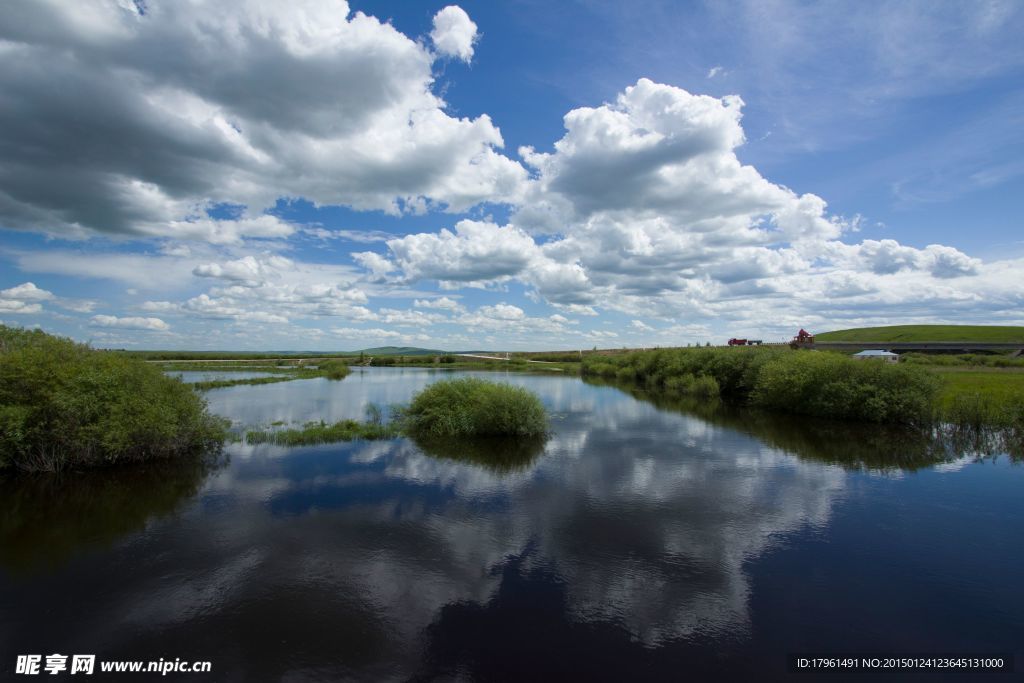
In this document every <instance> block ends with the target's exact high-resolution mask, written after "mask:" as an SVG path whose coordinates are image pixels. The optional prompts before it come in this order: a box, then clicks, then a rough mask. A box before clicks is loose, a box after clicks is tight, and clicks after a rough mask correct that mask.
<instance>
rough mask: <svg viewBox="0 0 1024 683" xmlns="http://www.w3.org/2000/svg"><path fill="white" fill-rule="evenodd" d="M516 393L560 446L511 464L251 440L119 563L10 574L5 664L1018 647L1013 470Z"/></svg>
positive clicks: (252, 668)
mask: <svg viewBox="0 0 1024 683" xmlns="http://www.w3.org/2000/svg"><path fill="white" fill-rule="evenodd" d="M440 376H445V377H446V376H450V374H449V373H443V374H441V373H436V372H430V371H424V370H415V369H414V370H410V369H401V370H394V369H368V370H361V371H358V372H356V373H354V374H353V375H352V376H351V377H349V378H347V379H346V380H344V381H343V382H328V381H326V380H320V379H314V380H299V381H295V382H288V383H282V384H274V385H266V386H258V387H250V386H243V387H233V388H230V389H224V390H216V391H213V392H210V394H209V396H210V401H211V406H212V407H213V409H214V410H215V411H216V412H219V413H221V414H224V415H227V416H229V417H231V418H233V419H234V420H235V421H236V422H237V423H239V424H254V423H260V422H272V421H275V420H285V421H291V422H303V421H306V420H310V419H318V418H320V417H323V418H324V419H327V420H335V419H341V418H346V417H360V416H361V415H362V413H363V410H364V406H365V404H366V403H367V402H374V403H378V404H388V403H396V402H404V401H408V399H409V397H410V396H411V394H412V393H413V392H414V391H416V390H418V389H419V388H422V386H425V385H426V384H427V383H428V382H429V381H432V380H433V379H436V378H438V377H440ZM488 376H491V377H493V375H488ZM501 379H504V380H506V381H510V382H513V383H516V384H522V385H524V386H528V387H530V388H531V389H533V390H534V391H537V392H538V393H539V394H540V395H541V396H542V398H543V400H544V401H545V403H546V404H547V406H548V408H549V410H550V411H551V412H552V435H551V437H550V439H548V440H547V442H546V443H544V444H543V445H542V447H539V448H537V449H536V450H537V452H536V453H535V454H534V453H533V452H529V453H526V454H524V455H523V456H522V457H519V458H518V459H516V460H515V461H514V463H513V465H514V466H510V467H504V468H488V467H482V466H479V465H478V464H476V463H475V462H474V461H473V460H472V458H469V459H467V457H466V454H465V453H459V452H456V451H453V452H450V453H447V454H446V453H444V452H443V447H440V448H441V451H442V452H440V453H438V452H436V451H437V449H436V448H435V449H428V450H433V451H434V454H433V455H429V454H427V453H425V452H424V450H423V449H421V448H420V447H418V446H417V445H416V444H415V443H413V442H411V441H408V440H404V439H398V440H394V441H384V442H356V443H348V444H335V445H325V446H319V447H312V448H293V449H288V448H283V447H278V446H273V445H258V446H250V445H246V444H233V445H231V446H229V448H228V455H229V456H230V460H231V462H230V465H229V466H227V467H224V468H222V469H220V470H217V471H215V472H214V473H213V474H210V475H209V476H208V478H207V479H206V483H205V484H204V485H202V488H201V489H200V490H199V492H198V493H195V491H194V490H193V491H192V492H189V491H188V490H183V493H182V496H183V500H182V502H181V504H180V505H177V506H172V508H167V506H166V503H165V504H164V507H163V508H161V509H160V510H155V511H154V514H153V515H152V516H151V517H149V518H148V521H145V523H144V528H142V529H139V528H138V527H133V528H130V529H125V530H122V531H121V532H119V533H120V534H122V535H121V536H120V540H118V541H117V542H113V543H112V542H111V541H110V540H109V539H106V540H105V541H104V542H103V543H95V544H90V543H88V542H78V543H77V544H75V545H74V546H73V547H72V548H71V549H70V550H69V551H68V552H67V553H66V554H65V556H66V557H67V559H65V560H64V561H63V564H62V565H61V566H57V567H54V566H53V563H52V562H51V563H49V564H47V563H39V564H38V567H37V568H36V570H35V571H34V572H29V573H28V574H27V575H26V573H25V571H24V565H25V561H23V562H22V563H21V564H20V565H19V571H18V572H15V571H14V567H12V566H11V563H9V562H7V561H6V559H7V556H0V558H3V559H4V564H3V565H2V571H3V574H0V577H2V581H0V598H2V599H3V604H4V605H7V606H9V607H5V609H4V611H3V616H2V617H0V642H4V643H5V645H4V646H3V650H4V651H3V652H2V653H0V654H2V655H3V657H4V658H5V659H4V665H5V666H6V665H7V662H8V660H9V661H10V662H13V656H11V657H8V655H9V654H10V653H9V652H8V650H10V652H37V651H40V652H41V651H44V650H45V651H46V652H52V651H60V652H63V651H74V652H94V651H95V652H102V653H104V654H105V655H106V656H108V657H113V656H114V653H120V654H121V655H123V656H125V657H131V658H143V657H144V656H147V654H146V653H151V654H153V656H154V657H155V658H158V657H161V656H168V655H169V656H171V657H174V656H188V657H189V658H195V659H205V658H209V659H211V660H212V661H213V662H214V670H215V671H220V672H224V675H223V676H218V677H217V680H244V679H247V678H248V679H254V678H259V679H267V680H274V679H281V678H287V679H289V680H307V679H312V680H315V679H323V680H334V679H337V678H340V677H346V676H351V677H356V678H363V679H367V680H380V679H406V678H409V677H410V676H415V675H419V676H422V677H426V678H430V677H433V676H437V675H446V676H449V675H454V674H455V673H457V672H458V673H459V675H461V676H462V677H467V678H478V679H485V678H495V677H497V678H501V677H504V676H514V675H515V673H516V672H517V671H520V670H521V669H522V667H524V666H527V665H526V664H525V663H524V662H527V661H528V662H531V664H530V666H532V667H533V668H532V669H531V670H530V671H531V672H532V673H533V674H536V675H541V674H549V675H554V674H555V673H557V672H558V671H560V670H561V671H564V670H566V667H569V669H570V670H572V671H575V672H576V673H577V674H580V675H585V676H589V677H591V678H597V679H611V678H621V677H623V676H625V677H630V678H632V679H634V680H635V679H638V678H650V679H659V678H663V677H673V676H675V675H678V673H679V672H680V671H695V670H707V671H720V670H722V668H723V667H724V668H726V669H732V670H746V671H750V672H762V673H764V672H772V671H775V672H776V673H781V672H782V671H783V670H784V667H785V660H784V657H785V654H786V653H787V652H791V651H799V650H807V649H813V648H819V649H822V648H823V649H833V650H835V649H840V650H841V649H847V650H850V649H857V648H859V647H861V648H864V647H874V648H875V649H881V650H883V651H907V650H908V648H909V649H913V648H917V650H919V651H938V650H952V651H956V650H963V649H968V650H969V649H971V648H972V647H973V648H974V649H978V648H980V649H981V650H989V651H994V650H1004V651H1006V650H1012V649H1013V648H1015V647H1019V645H1018V644H1017V643H1015V642H1013V641H1012V640H1011V637H1012V636H1011V635H1010V634H1012V633H1020V632H1021V628H1022V626H1024V623H1022V614H1024V598H1022V596H1021V591H1019V590H1018V589H1017V579H1016V578H1014V577H1015V576H1016V577H1019V575H1021V574H1022V573H1024V561H1022V558H1021V554H1020V552H1019V549H1018V548H1017V546H1016V544H1013V547H1010V544H1008V543H1007V542H1006V540H1007V538H1009V537H1011V536H1013V534H1014V528H1015V526H1014V524H1015V523H1014V522H1012V520H1014V519H1019V515H1020V513H1021V512H1022V511H1024V510H1022V507H1024V506H1022V504H1021V497H1020V496H1019V490H1020V485H1021V483H1022V480H1024V478H1022V476H1021V469H1022V468H1020V467H1015V466H1012V465H1010V464H1008V463H1007V462H1006V461H1005V459H997V460H995V461H988V462H984V463H976V462H973V461H966V460H960V461H958V460H953V461H950V462H945V463H944V464H942V466H941V467H930V468H929V467H926V468H924V469H920V470H918V469H916V468H915V469H913V470H902V469H899V468H895V469H890V470H889V471H887V472H886V471H885V470H871V469H869V470H868V471H867V472H857V471H852V470H850V469H849V468H848V467H844V466H843V465H842V464H839V463H832V462H828V461H823V460H822V459H820V458H815V457H806V456H805V457H796V456H794V455H793V452H792V451H789V450H786V449H784V448H777V447H774V446H771V445H768V444H767V443H766V442H765V441H762V440H761V439H758V438H756V437H755V436H754V435H752V434H750V433H744V432H743V431H738V430H737V429H736V428H734V427H731V426H728V423H723V424H715V423H712V422H709V421H706V420H704V419H700V418H698V417H695V416H691V415H685V414H680V413H678V412H672V411H667V410H660V409H658V408H657V407H655V406H654V405H652V404H651V403H647V402H643V401H639V400H636V399H635V398H633V397H631V396H629V395H627V394H625V393H622V392H620V391H619V390H617V389H614V388H611V387H600V386H591V385H587V384H585V383H583V382H581V381H580V380H578V379H575V378H564V377H555V376H527V375H507V376H502V377H501ZM755 433H756V432H755ZM769 441H770V442H779V437H778V435H775V437H774V438H773V439H770V440H769ZM794 443H799V444H802V445H801V446H800V448H804V449H807V448H809V447H808V446H806V444H807V443H817V442H816V441H814V440H813V439H808V438H799V439H796V440H795V441H794ZM816 447H817V446H816ZM438 456H441V457H438ZM904 472H905V473H906V474H907V475H909V476H904V475H902V474H901V473H904ZM112 476H113V475H112ZM146 486H147V487H149V486H150V485H146ZM139 495H140V496H142V497H144V496H145V495H146V493H145V491H144V490H140V491H139ZM54 504H55V505H60V502H59V499H57V498H55V499H54ZM78 514H85V515H88V511H81V510H80V511H79V513H78ZM32 524H36V525H37V527H36V528H37V530H39V531H43V530H46V529H49V530H50V531H51V532H52V527H53V525H55V524H66V522H61V521H60V520H59V519H57V520H55V519H54V518H53V515H50V516H49V517H45V516H41V517H39V518H38V519H35V520H32V519H24V518H23V519H20V520H19V521H16V522H15V521H11V522H9V523H8V525H7V526H6V527H3V528H4V529H5V531H4V533H5V539H4V540H5V543H6V542H7V539H9V538H11V536H8V535H7V534H8V533H10V530H11V529H12V528H13V527H14V526H18V530H19V534H20V536H19V537H21V538H24V537H25V536H26V533H27V532H31V531H32V527H31V525H32ZM26 525H27V526H26ZM43 536H46V534H43ZM54 536H55V534H53V533H50V534H49V536H48V537H49V538H53V537H54ZM99 536H102V535H101V534H97V537H99ZM41 542H42V541H41ZM953 542H955V543H956V548H955V549H954V548H953V547H952V543H953ZM22 559H23V560H25V558H24V557H23V558H22ZM30 559H31V558H29V560H30ZM26 561H27V560H26ZM71 577H74V578H73V579H72V578H71ZM41 606H46V607H47V608H48V612H47V613H46V614H45V615H43V614H42V613H41V612H40V611H39V610H38V608H39V607H41ZM12 648H13V649H12Z"/></svg>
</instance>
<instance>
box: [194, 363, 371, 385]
mask: <svg viewBox="0 0 1024 683" xmlns="http://www.w3.org/2000/svg"><path fill="white" fill-rule="evenodd" d="M205 369H206V368H203V370H205ZM245 369H246V370H253V369H260V368H245ZM211 370H220V368H211ZM230 370H231V369H228V371H230ZM275 370H276V373H277V375H276V376H275V377H249V378H240V379H211V380H204V381H201V382H192V383H191V384H189V386H191V387H192V388H193V389H195V390H196V391H209V390H210V389H223V388H225V387H237V386H243V385H250V386H258V385H261V384H277V383H279V382H291V381H293V380H297V379H315V378H317V377H325V378H327V379H330V380H342V379H345V378H346V377H348V375H349V373H350V372H351V370H350V369H349V366H348V365H347V364H346V363H345V362H344V361H340V360H328V361H323V362H321V363H320V364H319V365H316V366H312V367H304V366H296V367H295V368H276V369H275Z"/></svg>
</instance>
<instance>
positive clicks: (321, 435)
mask: <svg viewBox="0 0 1024 683" xmlns="http://www.w3.org/2000/svg"><path fill="white" fill-rule="evenodd" d="M398 435H399V430H398V429H397V427H396V426H395V425H390V424H380V423H377V424H374V423H372V422H358V421H357V420H341V421H340V422H335V423H333V424H328V423H326V422H324V421H320V422H308V423H306V424H305V425H303V426H302V427H301V428H299V429H264V430H252V431H248V432H246V433H245V440H246V442H248V443H251V444H261V443H270V444H275V445H278V446H312V445H315V444H323V443H336V442H338V441H355V440H357V439H363V440H367V441H370V440H375V439H393V438H395V437H396V436H398Z"/></svg>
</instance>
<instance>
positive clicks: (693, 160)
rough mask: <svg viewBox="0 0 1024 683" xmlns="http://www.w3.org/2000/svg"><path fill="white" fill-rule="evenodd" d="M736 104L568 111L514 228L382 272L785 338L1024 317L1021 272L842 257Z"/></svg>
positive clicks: (952, 262) (856, 247) (883, 256)
mask: <svg viewBox="0 0 1024 683" xmlns="http://www.w3.org/2000/svg"><path fill="white" fill-rule="evenodd" d="M742 105H743V102H742V100H740V99H739V98H738V97H735V96H727V97H723V98H720V99H719V98H713V97H708V96H703V95H694V94H691V93H689V92H687V91H685V90H683V89H681V88H677V87H672V86H668V85H662V84H657V83H654V82H652V81H650V80H647V79H640V80H639V81H638V82H637V83H636V84H635V85H633V86H631V87H628V88H626V89H625V90H624V91H623V92H622V93H621V94H620V95H619V96H618V97H617V98H616V100H615V101H614V102H612V103H606V104H603V105H601V106H598V107H582V108H579V109H574V110H573V111H570V112H569V113H568V114H566V116H565V129H566V132H565V135H564V137H562V139H560V140H559V141H557V142H556V143H555V144H554V149H553V151H551V152H538V151H536V150H534V149H532V148H529V147H526V148H522V149H521V150H520V154H521V155H522V157H523V158H524V160H525V161H526V163H527V164H528V165H529V166H531V167H532V168H533V169H534V172H535V177H534V178H533V179H531V180H530V181H529V182H528V183H527V187H526V189H525V191H524V196H525V200H524V201H523V202H522V203H521V204H520V205H519V208H518V210H517V211H516V212H515V213H514V215H513V217H512V220H511V222H510V224H508V225H505V226H498V225H493V224H492V225H490V226H487V225H484V224H480V223H473V224H470V223H469V222H466V221H464V222H463V223H460V224H458V225H457V226H456V231H455V233H451V232H448V231H442V232H441V233H436V234H418V235H409V236H406V237H403V238H399V239H394V240H391V241H389V242H388V243H387V246H388V249H389V251H390V258H391V262H390V263H389V265H388V266H387V267H385V268H384V269H385V270H388V271H389V272H390V271H396V272H398V273H400V274H401V275H404V276H405V277H406V278H408V279H410V280H417V279H421V278H429V279H436V280H438V281H441V282H442V284H447V285H449V286H450V285H451V284H452V283H459V282H464V281H471V282H473V283H474V284H476V285H482V286H486V284H487V277H489V278H490V279H491V280H492V281H507V280H510V279H518V280H519V281H522V282H524V283H526V284H527V285H530V286H532V287H533V288H534V290H535V292H536V293H537V294H538V295H539V296H541V297H543V298H544V299H546V300H547V301H548V302H549V303H552V304H553V305H555V306H577V307H578V306H594V305H597V304H600V306H601V307H603V308H606V309H611V310H618V311H622V312H626V313H641V314H645V315H649V316H652V317H660V318H665V319H675V318H686V319H689V320H694V319H700V318H706V319H711V318H718V319H731V320H740V321H747V322H749V324H752V325H756V326H757V329H765V328H766V323H765V322H764V317H765V316H764V314H765V313H766V312H771V313H774V315H772V316H771V317H772V318H774V319H775V320H776V321H778V322H777V324H778V325H779V326H780V329H781V328H782V327H788V326H792V324H794V323H796V322H797V321H799V320H811V321H814V320H825V319H827V318H828V317H831V319H832V320H833V321H834V320H835V319H836V318H837V317H846V318H849V319H851V320H853V319H862V318H866V317H870V315H871V314H870V311H871V310H875V311H878V312H880V313H881V315H887V314H890V313H891V312H892V311H893V309H894V308H896V307H897V306H902V307H903V308H904V311H905V312H906V313H909V314H911V315H915V316H920V315H923V314H927V312H928V310H927V309H928V308H929V307H932V308H933V311H936V312H940V315H941V313H946V314H949V313H950V312H952V311H953V310H959V313H958V314H962V313H963V312H965V310H966V309H967V308H968V307H973V309H974V311H975V312H976V313H977V314H979V315H981V316H983V317H985V316H991V315H992V314H993V313H994V312H998V311H1002V310H1007V308H1006V307H1008V306H1009V307H1014V306H1016V307H1019V305H1020V304H1021V303H1024V286H1022V285H1021V284H1020V283H1018V282H1017V281H1016V280H1014V279H1003V278H1002V274H1003V272H1004V271H1006V270H1007V269H1009V270H1012V269H1014V268H1015V267H1019V264H1014V263H1008V262H1004V263H999V264H993V265H991V266H988V267H986V266H984V264H982V262H981V261H980V260H978V259H976V258H972V257H970V256H968V255H966V254H964V253H962V252H960V251H958V250H957V249H955V248H953V247H949V246H943V245H937V244H932V245H928V246H927V247H925V248H923V249H919V248H915V247H911V246H906V245H902V244H900V243H898V242H896V241H895V240H891V239H884V240H864V241H862V242H861V243H859V244H857V243H854V244H851V243H847V242H844V241H843V240H842V238H843V237H844V236H846V235H848V234H850V233H852V231H853V227H854V226H853V225H851V224H850V223H849V222H847V221H845V220H843V219H842V218H840V217H835V216H830V215H829V214H828V211H827V205H826V203H825V201H824V200H823V199H821V198H820V197H817V196H815V195H813V194H804V195H798V194H797V193H795V192H793V191H792V190H790V189H789V188H786V187H784V186H781V185H778V184H775V183H772V182H770V181H769V180H767V179H765V178H764V177H763V176H762V175H761V174H760V173H758V171H757V170H756V169H755V168H753V167H752V166H749V165H744V164H742V163H741V162H740V160H739V159H738V157H737V156H736V150H737V148H738V147H739V146H740V145H742V144H743V142H744V133H743V129H742V127H741V125H740V120H741V109H742ZM530 235H532V236H533V237H531V236H530ZM442 255H443V256H442ZM755 302H756V303H755ZM755 306H756V307H757V308H758V310H759V313H756V314H755V312H754V311H752V310H751V309H752V308H753V307H755ZM824 306H828V307H829V310H828V311H827V313H826V311H825V309H824ZM757 317H760V318H761V320H760V321H756V320H755V318H757Z"/></svg>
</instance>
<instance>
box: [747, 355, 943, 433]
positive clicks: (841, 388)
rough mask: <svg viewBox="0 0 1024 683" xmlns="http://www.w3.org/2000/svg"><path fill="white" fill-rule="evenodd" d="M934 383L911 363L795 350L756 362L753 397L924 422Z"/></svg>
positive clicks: (765, 403) (839, 413) (806, 410)
mask: <svg viewBox="0 0 1024 683" xmlns="http://www.w3.org/2000/svg"><path fill="white" fill-rule="evenodd" d="M938 389H939V381H938V379H937V378H936V377H934V376H933V375H931V374H930V373H928V372H927V371H926V370H923V369H921V368H917V367H913V366H911V365H891V364H888V363H880V362H871V361H858V360H853V359H851V358H848V357H847V356H844V355H842V354H838V353H822V352H794V353H788V354H783V355H780V356H778V357H777V358H774V359H773V360H771V361H769V362H767V363H765V364H764V365H763V366H762V367H761V368H760V372H759V373H758V377H757V382H756V386H755V388H754V391H753V392H752V394H751V402H752V403H753V405H755V406H758V407H762V408H767V409H771V410H779V411H784V412H791V413H799V414H802V415H815V416H819V417H833V418H842V419H855V420H866V421H870V422H898V423H907V424H924V423H927V422H929V421H930V420H931V419H932V417H933V415H932V413H933V406H934V402H935V397H936V394H937V393H938Z"/></svg>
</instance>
